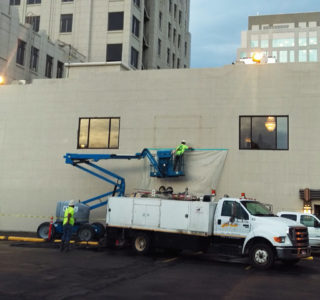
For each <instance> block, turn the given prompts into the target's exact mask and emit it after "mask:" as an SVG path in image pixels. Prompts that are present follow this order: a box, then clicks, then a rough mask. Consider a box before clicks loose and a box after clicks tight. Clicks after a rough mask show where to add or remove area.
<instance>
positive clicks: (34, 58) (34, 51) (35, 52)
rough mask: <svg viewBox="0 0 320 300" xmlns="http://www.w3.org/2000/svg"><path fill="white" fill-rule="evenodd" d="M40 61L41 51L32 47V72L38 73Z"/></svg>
mask: <svg viewBox="0 0 320 300" xmlns="http://www.w3.org/2000/svg"><path fill="white" fill-rule="evenodd" d="M38 61H39V49H37V48H35V47H31V56H30V70H31V71H34V72H37V71H38Z"/></svg>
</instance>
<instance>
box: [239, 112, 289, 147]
mask: <svg viewBox="0 0 320 300" xmlns="http://www.w3.org/2000/svg"><path fill="white" fill-rule="evenodd" d="M267 117H274V118H275V119H276V122H277V118H286V119H287V132H286V133H287V148H286V149H278V148H277V147H278V145H277V130H276V129H275V130H276V131H275V148H241V118H251V122H250V123H251V125H250V139H251V141H252V118H267ZM289 127H290V126H289V115H240V116H239V150H249V151H250V150H258V151H261V150H262V151H270V150H271V151H289V148H290V147H289ZM276 128H278V126H276Z"/></svg>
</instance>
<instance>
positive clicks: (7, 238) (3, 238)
mask: <svg viewBox="0 0 320 300" xmlns="http://www.w3.org/2000/svg"><path fill="white" fill-rule="evenodd" d="M0 240H1V241H15V242H35V243H44V242H48V241H47V240H45V239H41V238H31V237H30V238H28V237H19V236H4V235H2V236H0ZM53 242H54V243H61V240H54V241H53ZM70 243H71V244H77V245H93V246H99V242H93V241H88V242H85V241H82V242H76V241H74V240H71V241H70Z"/></svg>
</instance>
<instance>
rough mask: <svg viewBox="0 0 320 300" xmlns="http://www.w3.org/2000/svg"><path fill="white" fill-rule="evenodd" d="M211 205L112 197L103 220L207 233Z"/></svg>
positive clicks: (210, 225) (109, 223)
mask: <svg viewBox="0 0 320 300" xmlns="http://www.w3.org/2000/svg"><path fill="white" fill-rule="evenodd" d="M215 208H216V203H214V202H203V201H181V200H170V199H158V198H132V197H112V198H110V199H109V201H108V204H107V216H106V223H107V226H108V227H121V228H131V229H141V230H151V231H159V232H169V233H179V234H188V235H198V236H209V235H212V231H213V216H214V212H215Z"/></svg>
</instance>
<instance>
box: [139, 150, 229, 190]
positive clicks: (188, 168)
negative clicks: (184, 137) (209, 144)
mask: <svg viewBox="0 0 320 300" xmlns="http://www.w3.org/2000/svg"><path fill="white" fill-rule="evenodd" d="M227 153H228V151H227V150H194V151H186V152H185V154H184V170H185V176H180V177H169V178H155V177H151V176H150V162H149V160H148V159H145V161H144V163H145V168H144V170H145V171H144V174H143V176H141V183H140V184H138V189H145V190H149V191H150V190H152V189H155V190H158V189H159V187H160V186H165V187H168V186H171V187H172V188H173V192H174V193H182V192H184V191H185V189H186V188H188V192H189V194H193V195H196V196H202V195H205V194H211V189H217V188H218V184H219V180H220V177H221V173H222V170H223V165H224V162H225V159H226V157H227Z"/></svg>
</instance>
